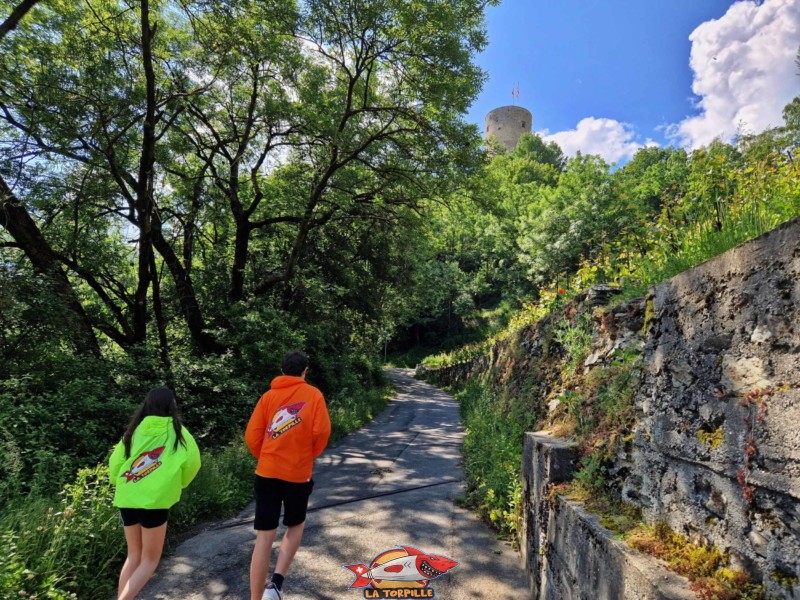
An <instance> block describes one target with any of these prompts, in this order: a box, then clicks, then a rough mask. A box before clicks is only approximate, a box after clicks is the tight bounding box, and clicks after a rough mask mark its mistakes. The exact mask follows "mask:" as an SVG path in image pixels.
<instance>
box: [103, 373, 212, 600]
mask: <svg viewBox="0 0 800 600" xmlns="http://www.w3.org/2000/svg"><path fill="white" fill-rule="evenodd" d="M108 469H109V477H110V478H111V482H112V483H113V484H114V485H115V486H116V489H115V490H114V506H116V507H118V508H119V510H120V514H121V516H122V523H123V525H124V529H125V541H126V542H127V544H128V557H127V559H126V560H125V564H124V565H123V567H122V572H121V573H120V574H119V588H118V594H119V600H133V599H134V598H136V594H138V593H139V591H140V590H141V589H142V588H143V587H144V585H145V584H146V583H147V582H148V581H149V579H150V577H151V576H152V575H153V572H154V571H155V570H156V567H157V566H158V562H159V561H160V560H161V552H162V550H163V549H164V538H165V537H166V534H167V515H168V512H169V508H170V507H171V506H172V505H174V504H175V503H176V502H177V501H178V500H179V499H180V497H181V490H183V488H185V487H186V486H187V485H189V483H191V481H192V479H194V477H195V475H197V471H198V470H199V469H200V450H198V448H197V443H196V442H195V441H194V438H193V437H192V435H191V434H190V433H189V431H188V430H187V429H186V428H185V427H184V426H183V425H182V424H181V418H180V414H179V413H178V406H177V404H176V402H175V396H174V395H173V394H172V392H171V391H170V390H169V389H168V388H165V387H159V388H155V389H153V390H150V392H149V393H148V394H147V397H146V398H145V399H144V402H143V403H142V405H141V406H140V407H139V408H138V410H137V411H136V412H135V413H134V414H133V417H132V418H131V422H130V424H129V425H128V428H127V429H126V430H125V435H124V436H123V437H122V441H121V442H120V443H119V444H117V446H116V447H115V448H114V452H113V453H112V454H111V458H110V459H109V464H108Z"/></svg>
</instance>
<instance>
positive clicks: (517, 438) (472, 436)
mask: <svg viewBox="0 0 800 600" xmlns="http://www.w3.org/2000/svg"><path fill="white" fill-rule="evenodd" d="M456 400H458V402H459V404H460V405H461V414H462V416H463V419H464V423H465V426H466V428H467V438H466V440H465V442H464V466H465V469H466V474H467V501H468V503H469V504H470V505H471V506H473V507H474V508H476V509H477V510H478V512H479V513H480V514H481V515H482V516H483V517H484V518H486V519H488V520H489V521H490V522H491V523H492V524H493V525H494V526H495V527H496V528H497V529H498V531H499V532H500V533H501V534H503V535H506V536H511V537H512V538H515V537H516V536H517V533H518V530H519V523H520V514H519V511H520V510H521V493H522V492H521V483H520V480H519V463H520V460H521V455H522V445H521V440H522V433H523V431H524V427H523V425H522V424H520V423H519V422H518V421H516V420H514V419H509V418H507V416H506V415H505V414H504V411H503V408H502V405H501V403H500V402H499V401H498V399H497V398H496V397H495V396H494V395H493V394H492V393H491V391H490V390H489V389H488V388H487V387H486V386H485V385H483V384H480V383H478V382H475V381H470V382H469V383H468V385H467V387H466V388H465V389H464V390H463V391H461V392H459V393H458V394H456Z"/></svg>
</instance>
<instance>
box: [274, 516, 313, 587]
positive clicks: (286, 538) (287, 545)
mask: <svg viewBox="0 0 800 600" xmlns="http://www.w3.org/2000/svg"><path fill="white" fill-rule="evenodd" d="M305 526H306V524H305V523H300V525H292V526H291V527H287V528H286V533H284V534H283V539H282V540H281V547H280V549H279V550H278V560H276V561H275V572H276V573H280V574H281V575H283V576H284V577H286V575H287V574H288V573H289V567H291V566H292V561H293V560H294V555H295V554H296V553H297V549H298V548H299V547H300V542H302V541H303V529H304V528H305Z"/></svg>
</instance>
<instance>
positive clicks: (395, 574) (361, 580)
mask: <svg viewBox="0 0 800 600" xmlns="http://www.w3.org/2000/svg"><path fill="white" fill-rule="evenodd" d="M400 548H402V549H403V550H405V552H406V556H401V557H399V558H393V559H392V560H387V561H386V562H384V563H381V564H379V565H378V564H375V561H373V562H372V566H371V567H368V566H367V565H362V564H358V565H344V568H345V569H349V570H350V571H352V572H353V574H354V575H355V576H356V579H355V581H354V582H353V583H352V584H351V585H350V588H349V589H353V588H358V587H366V586H368V585H370V584H371V583H372V582H373V581H378V582H380V581H416V582H418V583H420V584H424V583H426V582H427V581H428V580H429V579H436V578H437V577H440V576H442V575H444V574H445V573H447V572H448V571H449V570H450V569H452V568H454V567H457V566H458V563H457V562H456V561H454V560H452V559H450V558H447V557H446V556H440V555H438V554H425V553H424V552H421V551H419V550H417V549H416V548H412V547H410V546H400Z"/></svg>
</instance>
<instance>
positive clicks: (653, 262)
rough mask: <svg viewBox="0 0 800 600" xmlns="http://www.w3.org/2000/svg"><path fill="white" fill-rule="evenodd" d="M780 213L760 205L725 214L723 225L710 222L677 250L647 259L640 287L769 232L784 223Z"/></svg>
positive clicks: (692, 232) (696, 229)
mask: <svg viewBox="0 0 800 600" xmlns="http://www.w3.org/2000/svg"><path fill="white" fill-rule="evenodd" d="M781 220H782V219H781V216H780V214H776V213H775V212H768V211H767V210H765V208H764V207H763V206H762V205H760V204H758V203H755V202H753V203H749V204H746V205H744V206H742V207H739V208H738V209H736V210H728V211H725V212H724V213H723V215H722V218H721V219H720V221H721V226H717V225H716V224H715V223H714V222H713V221H711V220H709V221H706V222H703V223H700V224H698V225H696V226H694V227H693V228H690V229H688V230H687V231H686V234H685V235H684V237H683V239H682V240H681V242H680V244H679V245H678V246H677V247H676V248H672V249H665V250H664V251H663V253H661V254H660V255H659V256H657V257H655V258H649V257H646V258H645V259H644V260H643V261H642V264H641V267H640V268H639V270H638V271H639V273H638V274H639V280H640V283H641V285H643V286H645V287H649V286H652V285H655V284H657V283H660V282H662V281H664V280H666V279H669V278H670V277H674V276H675V275H677V274H679V273H683V272H684V271H687V270H689V269H692V268H694V267H696V266H697V265H699V264H701V263H703V262H705V261H707V260H710V259H712V258H714V257H716V256H719V255H720V254H723V253H724V252H727V251H728V250H730V249H731V248H735V247H736V246H738V245H739V244H742V243H744V242H746V241H748V240H751V239H753V238H755V237H758V236H759V235H761V234H763V233H766V232H767V231H770V230H771V229H773V228H775V227H776V226H777V225H778V224H780V222H781Z"/></svg>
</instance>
